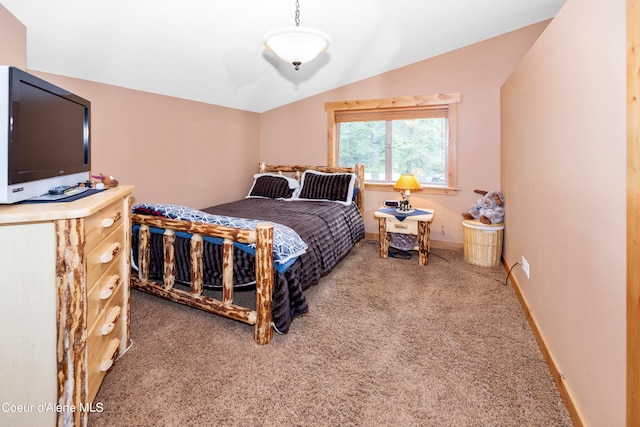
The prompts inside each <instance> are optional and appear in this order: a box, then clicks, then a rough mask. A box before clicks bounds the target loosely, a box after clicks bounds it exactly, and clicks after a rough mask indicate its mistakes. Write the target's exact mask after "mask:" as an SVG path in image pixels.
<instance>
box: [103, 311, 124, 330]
mask: <svg viewBox="0 0 640 427" xmlns="http://www.w3.org/2000/svg"><path fill="white" fill-rule="evenodd" d="M120 313H122V309H121V308H120V307H119V306H115V307H113V308H112V309H111V311H110V312H109V314H107V320H106V321H105V322H104V325H102V330H101V332H102V335H109V334H110V333H111V331H113V328H115V327H116V322H117V321H118V319H119V318H120Z"/></svg>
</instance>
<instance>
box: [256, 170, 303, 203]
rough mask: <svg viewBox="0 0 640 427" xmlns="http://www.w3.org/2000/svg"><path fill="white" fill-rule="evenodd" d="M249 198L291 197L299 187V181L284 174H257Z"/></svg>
mask: <svg viewBox="0 0 640 427" xmlns="http://www.w3.org/2000/svg"><path fill="white" fill-rule="evenodd" d="M253 178H254V179H253V185H252V186H251V190H249V195H248V196H247V198H251V197H255V198H267V199H290V198H292V197H293V195H294V193H295V191H296V189H298V186H299V184H298V181H296V180H295V179H293V178H289V177H286V176H282V175H275V174H256V175H254V176H253Z"/></svg>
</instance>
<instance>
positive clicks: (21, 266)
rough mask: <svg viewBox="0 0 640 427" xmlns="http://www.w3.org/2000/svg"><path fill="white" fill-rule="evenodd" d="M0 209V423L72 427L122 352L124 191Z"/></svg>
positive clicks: (126, 341) (127, 216) (127, 265)
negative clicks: (0, 348) (0, 349)
mask: <svg viewBox="0 0 640 427" xmlns="http://www.w3.org/2000/svg"><path fill="white" fill-rule="evenodd" d="M132 191H133V186H129V185H121V186H118V187H115V188H111V189H108V190H105V191H103V192H100V193H98V194H92V195H90V196H87V197H84V198H82V199H79V200H76V201H73V202H67V203H43V204H19V205H0V283H1V284H0V320H1V321H0V332H1V334H0V336H1V337H2V351H0V366H1V368H0V405H2V407H1V408H0V425H11V426H36V425H37V426H55V425H58V426H81V425H86V423H87V415H88V413H89V412H91V411H101V410H103V409H104V408H103V406H102V404H101V403H100V402H95V401H94V399H95V396H96V394H97V392H98V388H99V387H100V384H101V383H102V380H103V378H104V375H105V374H106V372H107V371H108V370H109V368H110V367H111V366H112V364H113V362H114V361H115V360H116V359H117V358H118V357H119V356H120V355H122V354H124V352H125V351H126V350H127V348H128V347H129V345H130V331H129V276H130V269H131V255H130V253H131V237H130V235H131V233H130V230H131V213H130V212H131V192H132Z"/></svg>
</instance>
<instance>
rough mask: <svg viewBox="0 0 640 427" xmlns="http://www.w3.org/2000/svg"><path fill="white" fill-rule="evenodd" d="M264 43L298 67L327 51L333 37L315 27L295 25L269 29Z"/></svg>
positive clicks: (283, 58) (281, 57) (280, 56)
mask: <svg viewBox="0 0 640 427" xmlns="http://www.w3.org/2000/svg"><path fill="white" fill-rule="evenodd" d="M263 43H264V47H265V48H267V49H268V50H270V51H271V52H273V53H275V54H276V55H277V56H278V57H279V58H280V59H282V60H283V61H285V62H288V63H289V64H294V65H296V67H297V66H298V65H300V64H304V63H307V62H309V61H312V60H313V59H315V57H316V56H318V55H319V54H321V53H322V52H324V51H326V50H327V49H328V48H329V44H330V43H331V38H330V37H329V36H328V35H327V34H325V33H324V32H322V31H320V30H316V29H315V28H309V27H300V26H295V27H283V28H277V29H275V30H272V31H269V32H268V33H267V34H265V35H264V39H263Z"/></svg>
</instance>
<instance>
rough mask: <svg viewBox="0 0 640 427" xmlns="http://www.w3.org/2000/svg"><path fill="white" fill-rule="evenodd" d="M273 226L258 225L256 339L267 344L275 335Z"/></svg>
mask: <svg viewBox="0 0 640 427" xmlns="http://www.w3.org/2000/svg"><path fill="white" fill-rule="evenodd" d="M273 279H274V269H273V226H272V225H271V224H269V223H260V224H258V225H256V312H257V313H256V314H257V316H256V324H255V329H254V335H253V336H254V339H255V341H256V342H257V343H258V344H267V343H269V341H271V338H272V336H273V329H272V328H271V323H272V314H271V308H272V305H273V304H272V297H273Z"/></svg>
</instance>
